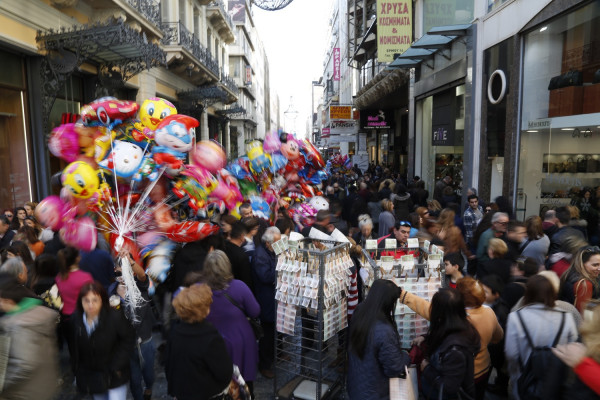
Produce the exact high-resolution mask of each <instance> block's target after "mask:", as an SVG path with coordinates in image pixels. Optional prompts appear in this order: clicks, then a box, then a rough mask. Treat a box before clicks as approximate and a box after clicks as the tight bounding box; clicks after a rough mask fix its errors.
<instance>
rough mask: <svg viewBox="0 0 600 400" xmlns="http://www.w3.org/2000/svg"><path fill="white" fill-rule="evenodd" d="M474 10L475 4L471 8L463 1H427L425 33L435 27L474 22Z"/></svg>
mask: <svg viewBox="0 0 600 400" xmlns="http://www.w3.org/2000/svg"><path fill="white" fill-rule="evenodd" d="M490 2H491V0H490ZM461 3H462V4H461ZM472 8H473V2H471V6H470V7H469V5H468V2H463V1H456V0H427V1H426V2H425V4H424V5H423V25H424V26H423V32H427V31H429V30H430V29H431V28H433V27H434V26H445V25H455V24H468V23H470V22H471V21H472V20H473V10H472Z"/></svg>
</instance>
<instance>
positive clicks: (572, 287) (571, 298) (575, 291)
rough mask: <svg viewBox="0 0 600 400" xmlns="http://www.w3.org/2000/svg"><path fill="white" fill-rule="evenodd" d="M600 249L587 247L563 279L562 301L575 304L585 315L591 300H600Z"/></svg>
mask: <svg viewBox="0 0 600 400" xmlns="http://www.w3.org/2000/svg"><path fill="white" fill-rule="evenodd" d="M599 276H600V248H599V247H598V246H586V247H584V248H582V249H580V250H579V251H578V252H577V253H576V254H575V257H574V258H573V261H572V263H571V266H570V267H569V269H568V270H567V271H566V272H565V273H564V274H563V276H562V277H561V285H560V286H561V288H560V299H561V300H564V301H567V302H569V303H571V304H573V305H574V306H575V307H576V308H577V309H578V310H579V312H580V313H582V314H583V310H584V309H585V306H586V304H587V303H588V302H589V301H590V300H591V299H600V281H599V280H598V277H599Z"/></svg>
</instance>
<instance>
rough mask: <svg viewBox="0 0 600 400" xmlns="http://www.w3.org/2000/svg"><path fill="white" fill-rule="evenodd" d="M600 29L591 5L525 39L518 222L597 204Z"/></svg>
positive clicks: (599, 11) (599, 14)
mask: <svg viewBox="0 0 600 400" xmlns="http://www.w3.org/2000/svg"><path fill="white" fill-rule="evenodd" d="M599 23H600V4H599V3H598V2H594V3H592V4H589V5H588V6H585V7H583V8H580V9H578V10H576V11H574V12H572V13H569V14H568V15H564V16H562V17H560V18H558V19H556V20H554V21H552V22H550V23H547V24H543V25H541V26H539V27H537V28H536V29H535V30H534V31H532V32H530V33H529V34H527V35H526V36H525V48H524V61H523V92H522V99H523V101H522V120H521V142H520V143H521V148H520V164H519V180H518V191H517V209H518V210H519V213H518V215H517V217H518V218H524V217H527V216H529V215H534V214H539V215H543V213H544V212H545V211H546V210H548V209H551V208H554V207H557V206H561V205H568V204H578V203H579V202H580V201H581V198H582V197H583V194H584V192H585V190H587V189H588V188H591V190H592V198H591V201H592V202H596V199H597V198H598V196H597V195H596V190H595V188H596V187H598V185H600V156H599V154H600V69H599V68H600V51H599V49H600V41H598V37H600V24H599ZM598 195H599V196H600V192H599V193H598ZM592 207H595V208H597V207H598V205H597V204H592ZM521 213H522V214H521ZM592 225H596V226H597V221H596V222H592ZM592 233H593V232H590V234H592Z"/></svg>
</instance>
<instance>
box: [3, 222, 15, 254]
mask: <svg viewBox="0 0 600 400" xmlns="http://www.w3.org/2000/svg"><path fill="white" fill-rule="evenodd" d="M14 237H15V233H14V232H13V231H11V230H10V222H9V221H8V218H6V217H5V216H4V215H2V216H0V250H4V249H6V248H7V247H8V246H10V244H11V242H12V240H13V238H14Z"/></svg>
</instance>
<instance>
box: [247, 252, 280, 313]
mask: <svg viewBox="0 0 600 400" xmlns="http://www.w3.org/2000/svg"><path fill="white" fill-rule="evenodd" d="M276 266H277V256H276V255H275V253H273V252H272V251H270V250H268V249H267V248H266V247H265V246H264V244H261V245H260V246H258V247H257V248H256V252H255V253H254V257H253V258H252V278H253V280H254V291H255V294H256V300H257V301H258V304H260V319H261V321H265V322H275V283H276V281H277V271H275V267H276Z"/></svg>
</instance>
